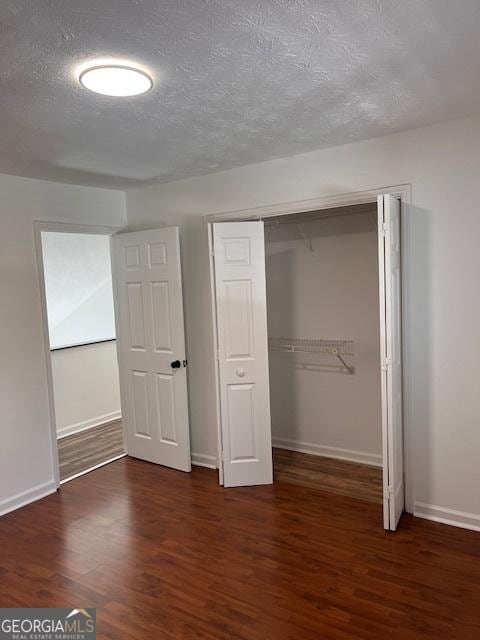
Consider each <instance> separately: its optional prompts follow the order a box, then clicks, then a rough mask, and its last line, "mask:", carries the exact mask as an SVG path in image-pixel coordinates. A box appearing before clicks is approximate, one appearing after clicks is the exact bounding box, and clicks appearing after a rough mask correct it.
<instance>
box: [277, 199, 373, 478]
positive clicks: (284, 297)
mask: <svg viewBox="0 0 480 640" xmlns="http://www.w3.org/2000/svg"><path fill="white" fill-rule="evenodd" d="M302 231H303V233H305V235H306V236H307V237H308V239H309V242H310V243H311V249H310V247H309V246H307V245H306V243H305V240H304V239H303V238H302V236H301V234H300V232H299V228H298V225H296V224H282V225H280V226H277V225H273V226H271V225H267V226H266V230H265V238H266V276H267V311H268V334H269V337H277V338H278V337H292V338H323V339H326V340H353V342H354V347H353V351H354V356H353V357H346V358H345V359H346V360H347V361H348V362H349V364H351V365H353V367H354V369H353V373H352V374H349V373H348V372H347V371H346V369H345V367H343V365H342V364H341V363H340V361H339V360H338V359H337V358H335V357H334V356H332V355H330V354H319V353H313V354H312V353H301V352H299V353H281V352H278V351H274V350H271V351H270V353H269V362H270V404H271V412H272V439H273V443H274V445H278V446H283V447H287V448H293V449H298V450H302V451H306V452H310V453H318V454H324V455H331V456H338V457H346V458H348V459H350V460H354V461H357V462H366V463H367V464H376V465H381V464H382V437H381V436H382V433H381V396H380V322H379V301H378V234H377V229H376V209H375V210H372V212H370V213H361V214H359V213H357V214H353V215H349V216H341V217H333V218H326V219H321V220H316V221H315V222H305V223H302Z"/></svg>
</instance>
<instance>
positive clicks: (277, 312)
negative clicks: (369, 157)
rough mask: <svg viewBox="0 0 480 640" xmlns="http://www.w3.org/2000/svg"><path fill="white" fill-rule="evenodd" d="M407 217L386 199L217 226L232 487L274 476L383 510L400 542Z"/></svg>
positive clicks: (222, 382) (216, 287)
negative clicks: (403, 274) (402, 218)
mask: <svg viewBox="0 0 480 640" xmlns="http://www.w3.org/2000/svg"><path fill="white" fill-rule="evenodd" d="M400 207H401V203H400V200H399V199H398V198H396V197H395V196H393V195H390V194H384V195H380V196H378V198H377V200H376V201H375V202H372V201H370V202H368V201H367V202H365V201H364V202H362V203H360V204H358V205H348V206H343V207H342V206H338V207H333V208H328V209H319V210H315V211H304V212H295V213H292V214H288V213H285V214H282V215H275V214H274V213H271V214H270V215H268V217H267V216H266V217H265V218H264V220H254V219H253V220H252V219H250V220H249V219H244V220H242V221H235V222H218V223H212V224H211V225H210V242H211V249H212V251H211V255H212V262H211V275H212V294H213V300H214V304H213V312H214V313H213V316H214V325H215V336H216V337H217V345H216V346H217V358H216V363H217V364H216V369H217V371H216V373H217V381H218V394H217V397H218V423H219V450H220V453H221V455H220V458H221V460H222V464H221V465H220V481H221V482H223V484H224V485H225V486H226V487H233V486H241V485H255V484H270V483H272V482H273V481H274V477H275V481H288V482H295V483H297V484H303V485H306V486H310V487H313V488H316V489H319V490H320V491H329V492H333V493H337V494H342V495H350V496H351V497H355V498H358V499H362V500H368V501H374V502H375V501H376V502H382V503H383V516H384V527H385V529H390V530H395V529H396V526H397V524H398V521H399V519H400V516H401V514H402V511H403V508H404V478H403V423H402V361H401V360H402V359H401V306H402V305H401V261H400V237H401V234H400ZM252 217H253V216H252ZM267 316H268V321H267ZM272 443H273V445H274V448H273V462H272ZM274 472H275V473H274Z"/></svg>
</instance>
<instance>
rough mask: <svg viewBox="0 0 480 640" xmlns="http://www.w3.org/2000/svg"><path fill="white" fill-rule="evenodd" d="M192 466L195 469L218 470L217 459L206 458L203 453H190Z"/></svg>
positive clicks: (212, 457)
mask: <svg viewBox="0 0 480 640" xmlns="http://www.w3.org/2000/svg"><path fill="white" fill-rule="evenodd" d="M192 464H194V465H195V466H197V467H206V468H207V469H218V467H217V458H216V457H215V456H207V455H205V454H204V453H192Z"/></svg>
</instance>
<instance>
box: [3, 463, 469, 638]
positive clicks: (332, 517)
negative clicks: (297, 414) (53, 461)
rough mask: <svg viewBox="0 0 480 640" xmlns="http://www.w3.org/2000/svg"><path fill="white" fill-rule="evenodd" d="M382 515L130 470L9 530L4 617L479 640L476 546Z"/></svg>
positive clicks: (281, 634) (128, 466)
mask: <svg viewBox="0 0 480 640" xmlns="http://www.w3.org/2000/svg"><path fill="white" fill-rule="evenodd" d="M380 511H381V510H380V509H379V508H378V505H375V504H371V503H368V502H361V501H359V500H352V499H350V498H346V497H343V496H337V495H333V494H331V493H321V492H318V491H315V490H312V489H309V488H308V487H303V486H299V485H296V484H292V483H289V482H282V481H279V482H277V483H276V484H275V485H273V486H261V487H242V488H238V489H223V488H222V487H219V486H218V484H217V474H216V473H215V472H214V471H211V470H209V469H202V468H198V467H197V468H194V470H193V472H192V473H191V474H184V473H182V472H178V471H173V470H170V469H165V468H163V467H160V466H156V465H153V464H149V463H146V462H141V461H137V460H132V459H129V458H122V459H121V460H119V461H117V462H114V463H112V464H109V465H106V466H104V467H101V468H100V469H98V470H97V471H93V472H92V473H89V474H87V475H85V476H82V477H81V478H78V479H76V480H72V481H71V482H69V483H67V484H65V485H63V486H62V488H61V490H60V491H59V492H58V493H56V494H54V495H52V496H49V497H47V498H44V499H43V500H41V501H38V502H36V503H34V504H32V505H29V506H27V507H24V508H22V509H19V510H18V511H16V512H13V513H11V514H8V515H6V516H3V517H2V518H0V550H1V551H0V605H1V606H2V607H21V606H37V607H47V606H66V607H67V606H68V607H86V606H96V607H97V619H98V636H97V637H98V638H99V639H101V640H105V639H107V638H110V639H115V640H133V639H135V640H143V639H145V640H147V639H148V640H150V639H151V638H154V639H155V640H157V639H158V640H171V639H174V638H175V639H184V640H194V639H200V638H201V639H202V640H232V639H235V640H236V639H238V640H328V639H342V640H352V639H357V638H363V639H370V638H378V639H381V640H384V639H386V638H388V639H392V640H396V639H409V640H410V639H413V640H415V639H427V638H428V639H430V640H438V639H443V638H445V639H449V640H451V639H457V640H460V639H461V640H474V639H475V640H478V638H479V637H480V534H478V533H475V532H471V531H466V530H462V529H455V528H453V527H448V526H446V525H441V524H436V523H433V522H427V521H425V520H420V519H417V518H413V517H411V516H404V517H403V518H402V521H401V524H400V528H399V530H398V531H397V533H395V534H389V533H386V532H384V531H383V529H382V520H381V513H380Z"/></svg>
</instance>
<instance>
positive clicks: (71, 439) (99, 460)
mask: <svg viewBox="0 0 480 640" xmlns="http://www.w3.org/2000/svg"><path fill="white" fill-rule="evenodd" d="M57 443H58V463H59V467H60V480H67V479H68V478H71V477H72V476H76V475H77V474H79V473H83V472H85V471H88V469H91V468H92V467H96V466H98V465H99V464H103V463H104V462H107V461H108V460H112V458H117V457H118V456H121V455H122V453H125V449H124V447H123V433H122V421H121V420H116V421H115V422H108V423H107V424H100V425H98V427H92V428H91V429H86V430H85V431H80V432H79V433H73V434H72V435H71V436H66V437H65V438H61V439H60V440H58V441H57Z"/></svg>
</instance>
